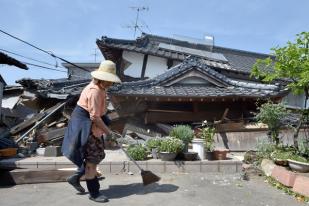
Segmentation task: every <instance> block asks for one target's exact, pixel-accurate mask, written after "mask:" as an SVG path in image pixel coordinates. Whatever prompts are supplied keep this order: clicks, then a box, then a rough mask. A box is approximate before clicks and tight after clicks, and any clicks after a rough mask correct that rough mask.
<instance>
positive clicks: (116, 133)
mask: <svg viewBox="0 0 309 206" xmlns="http://www.w3.org/2000/svg"><path fill="white" fill-rule="evenodd" d="M112 134H115V135H117V136H120V137H121V139H122V141H123V136H122V135H121V134H119V133H118V132H114V131H112ZM120 148H121V149H122V151H123V152H124V153H125V154H126V156H127V157H128V158H129V159H130V160H131V161H132V162H133V163H134V164H135V165H136V167H138V169H139V170H140V171H143V169H142V168H141V167H140V166H139V165H138V164H137V162H136V161H135V160H134V159H133V158H132V157H131V156H130V155H129V154H128V152H127V151H126V150H125V149H123V147H122V143H121V144H120Z"/></svg>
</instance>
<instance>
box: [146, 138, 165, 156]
mask: <svg viewBox="0 0 309 206" xmlns="http://www.w3.org/2000/svg"><path fill="white" fill-rule="evenodd" d="M161 142H162V139H160V138H153V139H149V140H147V141H146V147H147V148H148V149H149V151H150V152H151V154H152V157H153V158H154V159H158V158H159V155H158V154H159V151H158V150H159V147H160V145H161Z"/></svg>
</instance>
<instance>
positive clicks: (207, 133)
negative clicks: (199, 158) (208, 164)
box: [198, 120, 216, 160]
mask: <svg viewBox="0 0 309 206" xmlns="http://www.w3.org/2000/svg"><path fill="white" fill-rule="evenodd" d="M215 133H216V130H215V128H214V127H213V126H210V125H209V124H208V122H207V121H206V120H205V121H204V122H203V124H202V128H201V129H200V131H199V133H198V137H200V138H202V139H203V140H204V150H205V157H206V159H208V160H213V159H214V152H213V151H214V143H215V140H214V136H215Z"/></svg>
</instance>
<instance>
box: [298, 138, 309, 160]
mask: <svg viewBox="0 0 309 206" xmlns="http://www.w3.org/2000/svg"><path fill="white" fill-rule="evenodd" d="M298 151H299V153H300V154H301V155H304V156H307V157H309V139H308V138H306V137H299V138H298Z"/></svg>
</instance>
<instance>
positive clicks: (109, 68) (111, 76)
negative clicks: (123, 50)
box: [91, 60, 121, 83]
mask: <svg viewBox="0 0 309 206" xmlns="http://www.w3.org/2000/svg"><path fill="white" fill-rule="evenodd" d="M91 76H92V77H93V78H96V79H99V80H103V81H108V82H115V83H120V82H121V80H120V79H119V77H118V76H117V75H116V65H115V63H114V62H112V61H110V60H105V61H102V62H101V64H100V67H99V68H98V69H97V70H95V71H93V72H91Z"/></svg>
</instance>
